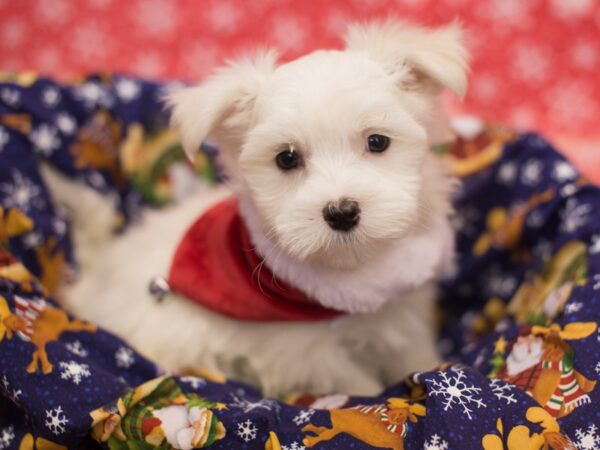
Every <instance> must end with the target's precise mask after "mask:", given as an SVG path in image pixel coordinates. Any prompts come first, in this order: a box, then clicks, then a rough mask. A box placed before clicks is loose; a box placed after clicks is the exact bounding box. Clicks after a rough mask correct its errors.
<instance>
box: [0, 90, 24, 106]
mask: <svg viewBox="0 0 600 450" xmlns="http://www.w3.org/2000/svg"><path fill="white" fill-rule="evenodd" d="M0 98H1V99H2V101H4V102H5V103H6V104H7V105H9V106H19V103H20V102H21V93H20V92H19V91H17V90H16V89H12V88H4V89H2V91H1V92H0Z"/></svg>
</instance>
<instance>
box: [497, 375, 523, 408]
mask: <svg viewBox="0 0 600 450" xmlns="http://www.w3.org/2000/svg"><path fill="white" fill-rule="evenodd" d="M490 387H491V388H492V392H493V394H494V396H495V397H496V398H497V399H498V400H504V401H505V402H506V404H507V405H510V404H511V403H517V399H516V398H515V390H514V386H513V385H511V384H509V383H507V382H506V381H504V380H501V379H499V378H492V381H491V382H490Z"/></svg>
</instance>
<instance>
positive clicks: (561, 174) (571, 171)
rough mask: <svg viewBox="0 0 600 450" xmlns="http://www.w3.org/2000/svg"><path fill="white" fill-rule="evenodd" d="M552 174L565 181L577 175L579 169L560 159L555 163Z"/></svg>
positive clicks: (560, 180) (561, 181)
mask: <svg viewBox="0 0 600 450" xmlns="http://www.w3.org/2000/svg"><path fill="white" fill-rule="evenodd" d="M552 176H553V177H554V179H555V180H556V181H558V182H559V183H563V182H565V181H571V180H573V179H574V178H576V177H577V170H575V167H573V166H572V165H571V164H570V163H568V162H567V161H558V162H557V163H556V164H554V170H553V171H552Z"/></svg>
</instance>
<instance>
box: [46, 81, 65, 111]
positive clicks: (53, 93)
mask: <svg viewBox="0 0 600 450" xmlns="http://www.w3.org/2000/svg"><path fill="white" fill-rule="evenodd" d="M60 98H61V96H60V91H59V90H58V88H56V87H54V86H48V87H47V88H45V89H44V90H43V91H42V103H43V104H44V105H45V106H46V107H47V108H54V107H55V106H56V105H58V102H60Z"/></svg>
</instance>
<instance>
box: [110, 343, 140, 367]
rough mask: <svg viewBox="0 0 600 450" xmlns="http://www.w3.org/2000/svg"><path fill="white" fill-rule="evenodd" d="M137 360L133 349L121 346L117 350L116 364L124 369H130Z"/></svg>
mask: <svg viewBox="0 0 600 450" xmlns="http://www.w3.org/2000/svg"><path fill="white" fill-rule="evenodd" d="M134 362H135V357H134V356H133V350H131V349H130V348H128V347H119V349H118V350H117V351H116V352H115V364H116V365H117V367H121V368H122V369H128V368H129V367H131V365H132V364H133V363H134Z"/></svg>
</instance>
